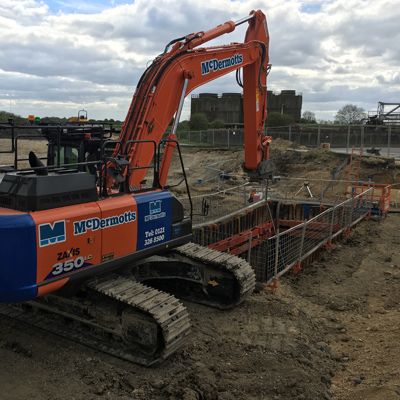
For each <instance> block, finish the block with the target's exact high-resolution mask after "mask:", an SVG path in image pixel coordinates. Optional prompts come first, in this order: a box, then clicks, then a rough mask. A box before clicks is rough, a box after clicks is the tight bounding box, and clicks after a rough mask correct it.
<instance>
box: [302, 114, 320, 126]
mask: <svg viewBox="0 0 400 400" xmlns="http://www.w3.org/2000/svg"><path fill="white" fill-rule="evenodd" d="M300 122H303V123H309V124H315V123H316V122H317V121H316V119H315V113H313V112H312V111H304V112H303V118H301V119H300Z"/></svg>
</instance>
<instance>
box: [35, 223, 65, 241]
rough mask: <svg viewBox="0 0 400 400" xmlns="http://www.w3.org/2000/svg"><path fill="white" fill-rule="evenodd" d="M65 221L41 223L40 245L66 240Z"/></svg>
mask: <svg viewBox="0 0 400 400" xmlns="http://www.w3.org/2000/svg"><path fill="white" fill-rule="evenodd" d="M65 239H66V237H65V221H56V222H54V224H53V225H52V224H50V223H47V224H42V225H39V246H40V247H44V246H48V245H50V244H55V243H60V242H65Z"/></svg>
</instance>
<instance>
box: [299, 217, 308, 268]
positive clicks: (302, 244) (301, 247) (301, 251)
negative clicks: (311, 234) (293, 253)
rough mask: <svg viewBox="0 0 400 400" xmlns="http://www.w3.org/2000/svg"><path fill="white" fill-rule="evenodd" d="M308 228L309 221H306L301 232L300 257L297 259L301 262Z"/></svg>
mask: <svg viewBox="0 0 400 400" xmlns="http://www.w3.org/2000/svg"><path fill="white" fill-rule="evenodd" d="M306 228H307V222H304V225H303V232H302V233H301V242H300V251H299V258H298V260H297V263H300V262H301V256H302V254H303V246H304V238H305V236H306Z"/></svg>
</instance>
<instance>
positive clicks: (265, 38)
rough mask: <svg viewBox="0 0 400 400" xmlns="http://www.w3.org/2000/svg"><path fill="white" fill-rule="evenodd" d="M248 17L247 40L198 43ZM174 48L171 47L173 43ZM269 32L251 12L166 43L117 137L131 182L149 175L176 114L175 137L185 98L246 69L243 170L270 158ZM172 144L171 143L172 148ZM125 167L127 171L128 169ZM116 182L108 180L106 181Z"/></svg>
mask: <svg viewBox="0 0 400 400" xmlns="http://www.w3.org/2000/svg"><path fill="white" fill-rule="evenodd" d="M245 22H248V24H249V26H248V28H247V32H246V36H245V41H244V43H233V44H229V45H223V46H218V47H198V46H199V45H201V44H203V43H206V42H208V41H210V40H211V39H214V38H216V37H218V36H221V35H223V34H225V33H229V32H232V31H233V30H234V29H235V28H236V26H238V25H240V24H242V23H245ZM170 46H172V48H171V49H170V50H169V51H168V49H169V47H170ZM268 47H269V34H268V28H267V22H266V19H265V15H264V14H263V13H262V12H261V11H260V10H258V11H252V12H251V13H250V15H249V16H248V17H246V18H244V19H242V20H240V21H238V22H236V23H235V22H232V21H229V22H226V23H225V24H223V25H220V26H218V27H216V28H214V29H211V30H209V31H207V32H199V33H196V34H191V35H188V36H187V37H184V38H180V39H177V40H176V41H173V42H171V43H170V44H169V45H167V47H166V49H165V51H164V53H163V54H161V55H160V56H158V57H157V58H156V59H155V60H154V62H153V63H152V64H151V65H150V66H149V68H148V69H147V70H146V71H145V73H144V74H143V76H142V77H141V79H140V81H139V83H138V85H137V89H136V92H135V94H134V96H133V99H132V102H131V105H130V108H129V111H128V114H127V117H126V119H125V123H124V126H123V128H122V131H121V134H120V137H119V141H120V143H121V148H124V149H125V156H126V158H127V160H128V161H129V166H130V167H129V170H130V172H129V187H130V188H133V187H139V186H140V182H142V180H143V179H144V177H145V174H146V171H147V170H146V168H145V167H146V166H149V164H150V162H151V160H152V158H153V155H154V146H153V145H150V144H149V143H148V142H141V141H153V142H155V143H156V144H158V143H159V142H160V140H161V138H162V136H163V134H164V132H165V130H166V129H167V127H168V125H169V123H170V121H171V120H172V119H173V118H174V117H175V118H174V120H175V125H174V130H173V133H172V135H170V136H169V138H170V139H175V138H176V136H175V135H174V134H175V130H176V126H177V123H178V121H179V116H180V112H181V109H182V105H183V100H184V98H185V97H186V96H187V95H188V94H189V93H190V92H192V91H193V90H194V89H196V88H197V87H199V86H201V85H204V84H205V83H207V82H210V81H212V80H214V79H217V78H219V77H221V76H223V75H226V74H228V73H230V72H232V71H235V70H238V69H240V68H243V104H244V131H245V169H246V170H248V171H260V165H262V163H263V162H265V161H266V160H267V159H268V150H269V147H268V145H269V142H270V141H271V138H269V137H265V136H263V131H264V122H265V118H266V97H267V88H266V80H267V74H268V68H269V66H268V61H269V57H268ZM168 147H169V148H168ZM173 147H174V146H173V145H168V144H167V149H166V151H165V152H164V157H163V163H162V165H161V169H160V179H159V181H160V184H161V186H164V184H165V181H166V176H167V173H168V168H169V163H170V158H171V156H172V151H171V150H172V148H173ZM127 171H128V170H126V171H125V174H126V173H128V172H127ZM110 181H112V179H111V178H109V179H108V185H109V184H110V183H111V182H110Z"/></svg>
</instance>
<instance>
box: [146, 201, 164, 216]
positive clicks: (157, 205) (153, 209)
mask: <svg viewBox="0 0 400 400" xmlns="http://www.w3.org/2000/svg"><path fill="white" fill-rule="evenodd" d="M149 205H150V215H151V214H156V213H159V212H161V200H157V201H150V203H149Z"/></svg>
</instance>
